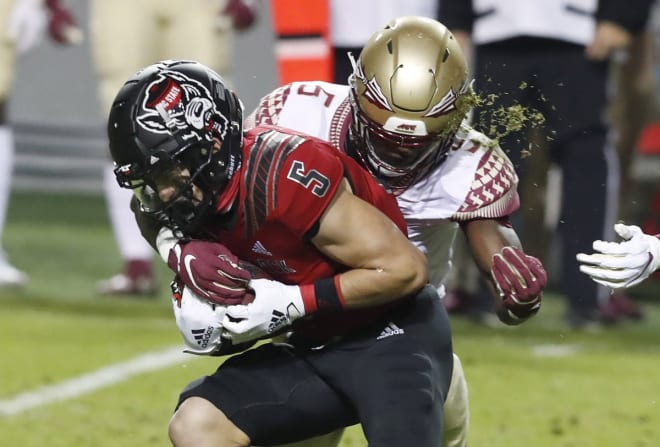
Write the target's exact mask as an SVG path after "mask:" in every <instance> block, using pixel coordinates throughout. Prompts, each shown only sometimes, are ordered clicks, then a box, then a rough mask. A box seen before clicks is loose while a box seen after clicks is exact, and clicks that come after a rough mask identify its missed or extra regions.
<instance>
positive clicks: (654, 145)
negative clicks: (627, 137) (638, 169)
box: [637, 123, 660, 155]
mask: <svg viewBox="0 0 660 447" xmlns="http://www.w3.org/2000/svg"><path fill="white" fill-rule="evenodd" d="M637 152H638V153H640V154H645V155H651V154H656V155H660V123H650V124H647V125H646V126H644V128H643V129H642V132H641V134H640V136H639V140H638V142H637Z"/></svg>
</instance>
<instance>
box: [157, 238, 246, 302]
mask: <svg viewBox="0 0 660 447" xmlns="http://www.w3.org/2000/svg"><path fill="white" fill-rule="evenodd" d="M167 265H168V266H169V267H170V268H171V269H172V270H173V271H174V272H176V273H177V275H178V276H179V278H180V279H181V281H183V283H184V284H185V285H186V286H187V287H189V288H190V289H191V290H192V291H193V292H194V293H195V294H197V295H198V296H200V297H202V298H205V299H207V300H209V301H213V302H215V303H218V304H222V305H229V304H241V303H243V304H245V303H246V301H249V300H250V299H252V298H254V296H253V295H252V294H251V292H248V283H249V281H250V279H252V275H251V274H250V272H249V271H248V270H246V269H245V268H243V267H241V266H240V264H239V260H238V258H237V257H236V256H235V255H234V254H233V253H232V252H230V251H229V249H227V247H225V246H224V245H222V244H219V243H216V242H209V241H189V242H180V243H177V244H176V245H175V246H174V248H172V249H171V250H170V252H169V255H168V259H167Z"/></svg>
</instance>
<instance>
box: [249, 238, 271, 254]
mask: <svg viewBox="0 0 660 447" xmlns="http://www.w3.org/2000/svg"><path fill="white" fill-rule="evenodd" d="M252 251H253V252H255V253H259V254H260V255H266V256H273V254H272V253H271V252H269V251H268V250H266V247H264V244H262V243H261V242H260V241H257V242H255V243H254V245H253V246H252Z"/></svg>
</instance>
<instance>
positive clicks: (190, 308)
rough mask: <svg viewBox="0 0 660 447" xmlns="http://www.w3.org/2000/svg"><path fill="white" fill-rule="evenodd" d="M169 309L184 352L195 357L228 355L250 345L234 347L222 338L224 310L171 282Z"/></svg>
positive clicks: (229, 341)
mask: <svg viewBox="0 0 660 447" xmlns="http://www.w3.org/2000/svg"><path fill="white" fill-rule="evenodd" d="M171 287H172V307H173V309H174V319H175V321H176V325H177V327H178V328H179V331H180V332H181V335H182V336H183V341H184V343H185V345H186V349H185V350H184V352H187V353H190V354H197V355H210V356H218V355H228V354H233V353H236V352H240V351H243V350H245V349H247V348H249V347H250V346H251V345H252V344H251V343H250V344H235V343H232V341H231V340H229V339H225V338H222V320H223V319H224V316H225V312H226V307H225V306H222V305H220V304H216V303H211V302H209V301H207V300H204V299H202V298H200V297H199V296H197V295H195V294H194V293H193V292H192V291H191V290H190V289H189V288H187V287H184V286H182V285H181V284H180V283H178V282H177V281H176V280H174V281H172V284H171Z"/></svg>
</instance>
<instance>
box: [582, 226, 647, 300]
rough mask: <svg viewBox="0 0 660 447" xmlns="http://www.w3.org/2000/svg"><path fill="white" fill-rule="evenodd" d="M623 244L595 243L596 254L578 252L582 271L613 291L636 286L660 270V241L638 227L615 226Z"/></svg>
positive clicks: (598, 241)
mask: <svg viewBox="0 0 660 447" xmlns="http://www.w3.org/2000/svg"><path fill="white" fill-rule="evenodd" d="M614 231H615V232H616V233H617V234H618V235H619V236H621V238H622V239H623V241H621V242H605V241H600V240H597V241H594V243H593V249H594V250H595V251H596V253H593V254H585V253H578V254H577V256H576V258H577V260H578V262H581V263H582V265H580V271H581V272H582V273H586V274H587V275H589V276H591V279H593V280H594V281H596V282H597V283H599V284H602V285H604V286H607V287H611V288H612V289H621V288H625V287H632V286H634V285H637V284H639V283H640V282H642V281H644V280H645V279H646V278H648V276H649V275H650V274H651V273H653V272H654V271H656V270H658V269H659V268H660V239H658V237H657V236H651V235H648V234H644V232H642V230H641V228H639V227H637V226H635V225H624V224H616V225H614Z"/></svg>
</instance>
